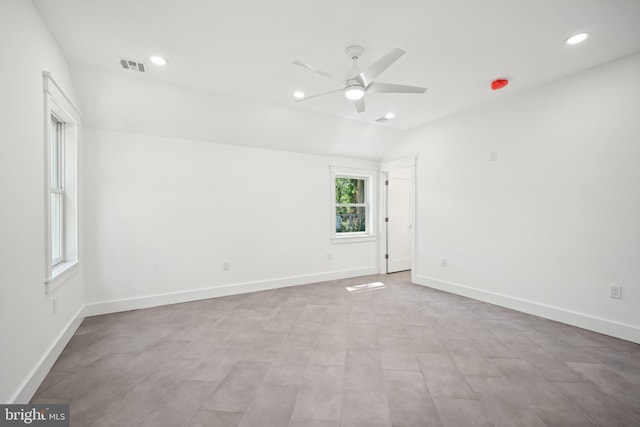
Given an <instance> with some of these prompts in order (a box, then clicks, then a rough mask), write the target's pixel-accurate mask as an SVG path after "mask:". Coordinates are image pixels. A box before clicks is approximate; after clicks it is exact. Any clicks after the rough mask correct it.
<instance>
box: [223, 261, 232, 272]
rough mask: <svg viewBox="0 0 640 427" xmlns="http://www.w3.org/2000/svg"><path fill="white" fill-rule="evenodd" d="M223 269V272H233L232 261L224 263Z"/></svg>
mask: <svg viewBox="0 0 640 427" xmlns="http://www.w3.org/2000/svg"><path fill="white" fill-rule="evenodd" d="M222 269H223V270H231V261H224V262H223V263H222Z"/></svg>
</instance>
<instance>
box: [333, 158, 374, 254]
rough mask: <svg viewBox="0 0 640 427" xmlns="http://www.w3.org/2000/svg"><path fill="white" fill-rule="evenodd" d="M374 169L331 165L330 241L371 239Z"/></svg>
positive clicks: (372, 236)
mask: <svg viewBox="0 0 640 427" xmlns="http://www.w3.org/2000/svg"><path fill="white" fill-rule="evenodd" d="M376 175H377V171H375V170H368V169H354V168H343V167H338V166H332V167H331V241H332V242H333V243H341V242H349V241H356V240H357V241H361V240H375V232H374V231H375V229H376V227H375V215H374V214H375V206H376V205H375V203H374V198H373V197H374V195H375V189H376Z"/></svg>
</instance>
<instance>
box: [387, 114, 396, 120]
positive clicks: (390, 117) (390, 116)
mask: <svg viewBox="0 0 640 427" xmlns="http://www.w3.org/2000/svg"><path fill="white" fill-rule="evenodd" d="M395 116H396V115H395V114H394V113H387V114H385V115H384V118H385V119H387V120H391V119H393V118H394V117H395Z"/></svg>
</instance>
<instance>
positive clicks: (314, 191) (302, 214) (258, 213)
mask: <svg viewBox="0 0 640 427" xmlns="http://www.w3.org/2000/svg"><path fill="white" fill-rule="evenodd" d="M84 141H85V147H84V148H85V168H86V174H85V189H86V198H85V206H86V216H87V220H86V229H87V231H86V233H87V234H86V236H87V240H86V251H87V257H88V263H87V264H88V269H87V303H88V312H89V313H101V312H107V311H113V310H120V309H126V308H132V307H141V306H145V305H154V304H160V303H169V302H176V301H181V300H188V299H194V298H204V297H210V296H215V295H222V294H225V293H232V292H238V291H247V290H255V289H262V288H268V287H274V286H281V285H286V284H294V283H304V282H314V281H319V280H323V279H331V278H334V277H350V276H357V275H362V274H369V273H374V272H376V250H377V248H376V242H367V243H352V244H335V245H332V244H331V243H330V240H329V237H330V233H329V229H330V225H331V224H332V222H331V221H332V216H331V214H330V200H329V199H330V185H331V183H330V175H329V166H330V165H339V166H349V167H361V168H362V167H364V168H373V169H375V168H376V167H377V163H375V162H371V161H365V160H356V159H350V158H332V157H328V156H320V155H310V154H299V153H292V152H284V151H276V150H266V149H259V148H250V147H240V146H234V145H223V144H216V143H212V142H202V141H193V140H181V139H175V138H161V137H156V136H145V135H136V134H131V133H122V132H113V131H105V130H95V129H85V133H84ZM328 252H330V253H331V255H332V256H331V258H332V259H331V260H328V259H327V258H328V257H327V253H328ZM226 260H228V261H230V262H231V270H229V271H225V270H223V261H226ZM247 283H249V284H251V285H248V286H242V285H243V284H247ZM229 285H233V287H232V288H231V289H229V288H228V286H229ZM238 285H240V286H238ZM166 294H172V295H166ZM158 295H160V296H159V297H158ZM136 298H137V299H136ZM131 299H134V300H133V301H132V300H131Z"/></svg>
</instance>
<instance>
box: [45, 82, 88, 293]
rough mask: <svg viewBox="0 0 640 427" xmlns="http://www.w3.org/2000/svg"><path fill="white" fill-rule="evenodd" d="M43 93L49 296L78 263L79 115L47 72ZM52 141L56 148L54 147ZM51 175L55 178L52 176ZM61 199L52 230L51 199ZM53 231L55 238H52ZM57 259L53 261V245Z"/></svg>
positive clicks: (46, 252) (47, 282) (47, 284)
mask: <svg viewBox="0 0 640 427" xmlns="http://www.w3.org/2000/svg"><path fill="white" fill-rule="evenodd" d="M43 89H44V106H45V108H44V110H45V117H44V129H45V131H44V146H45V147H44V148H45V150H44V152H45V156H44V157H45V165H44V177H45V179H44V181H45V182H44V184H45V203H44V206H45V227H44V229H45V262H44V265H45V271H44V273H45V279H44V284H45V292H46V293H47V294H48V293H51V292H52V291H53V290H55V289H57V288H58V287H59V286H61V285H62V284H63V283H64V282H66V281H67V280H68V279H69V278H70V277H71V276H73V275H74V274H75V272H76V271H77V266H78V263H79V257H78V254H79V244H78V242H79V217H78V212H79V205H78V203H79V198H78V194H79V188H78V185H79V182H78V181H79V180H78V157H79V156H78V150H79V132H80V113H79V111H78V109H77V108H76V107H75V105H74V104H73V103H72V102H71V100H70V99H69V98H68V97H67V96H66V94H65V93H64V92H63V91H62V89H61V87H60V86H59V85H58V84H57V83H56V81H55V80H54V79H53V78H52V77H51V74H50V73H48V72H46V71H45V72H43ZM54 138H55V139H56V141H55V142H56V144H57V145H56V146H55V147H54V145H53V144H54ZM54 174H55V176H54ZM54 194H58V195H61V197H60V202H59V206H58V212H57V215H58V218H60V222H59V226H58V227H57V228H56V227H54V226H53V221H52V219H53V218H54V215H55V214H56V213H55V212H53V209H54V202H53V200H52V199H53V195H54ZM56 230H57V234H58V237H59V238H55V237H54V236H53V232H54V231H56ZM56 243H57V244H58V248H57V249H58V250H59V254H60V256H59V257H56V258H55V259H54V258H53V253H54V247H53V245H54V244H56Z"/></svg>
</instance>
